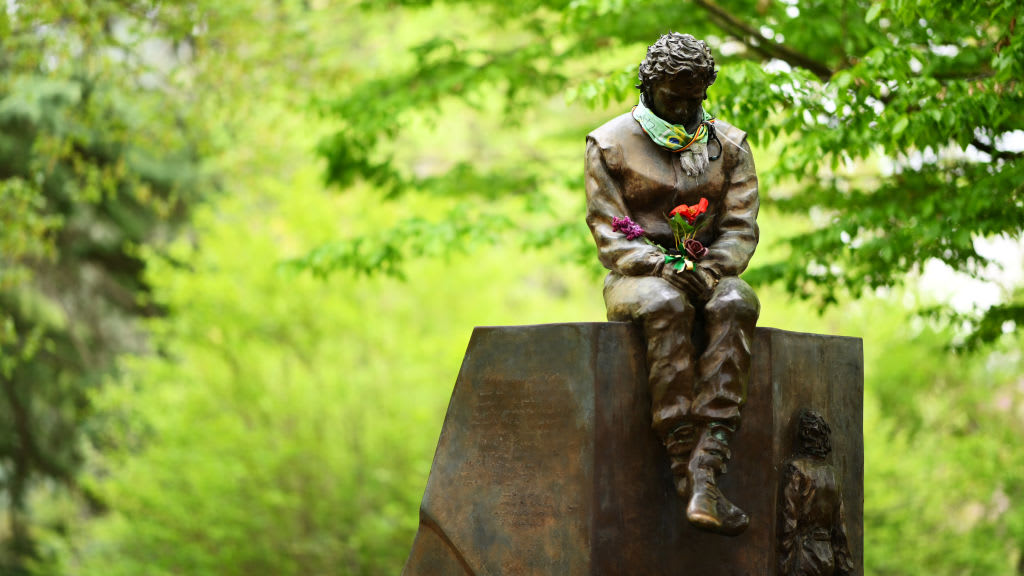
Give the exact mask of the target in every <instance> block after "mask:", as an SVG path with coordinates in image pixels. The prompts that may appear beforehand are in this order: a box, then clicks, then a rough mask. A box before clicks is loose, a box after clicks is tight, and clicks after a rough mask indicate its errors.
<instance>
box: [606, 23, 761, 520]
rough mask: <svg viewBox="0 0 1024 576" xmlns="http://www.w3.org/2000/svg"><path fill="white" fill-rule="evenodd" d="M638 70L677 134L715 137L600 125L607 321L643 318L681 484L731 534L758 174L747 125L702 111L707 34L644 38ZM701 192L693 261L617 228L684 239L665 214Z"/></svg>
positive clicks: (709, 76) (645, 98) (660, 423)
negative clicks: (669, 257)
mask: <svg viewBox="0 0 1024 576" xmlns="http://www.w3.org/2000/svg"><path fill="white" fill-rule="evenodd" d="M639 76H640V86H639V87H640V90H641V105H642V107H645V108H646V109H648V110H650V112H652V113H653V114H654V115H655V116H656V117H657V118H659V119H660V120H661V121H663V122H664V123H667V124H670V125H674V126H676V127H677V128H678V131H677V132H675V133H676V134H678V133H682V132H685V133H686V134H696V133H698V132H699V131H700V130H701V129H703V130H706V131H708V132H710V137H709V138H707V139H706V142H700V141H696V140H694V141H693V142H692V143H691V145H689V146H687V147H685V148H683V149H681V150H672V149H670V148H669V147H665V146H664V145H663V144H665V140H666V139H668V140H672V143H673V144H678V142H677V141H676V140H673V136H672V133H668V132H667V133H666V134H651V133H650V131H645V128H644V127H643V126H641V124H640V122H639V121H638V120H637V119H636V118H635V117H634V114H630V113H627V114H623V115H622V116H619V117H617V118H615V119H613V120H611V121H610V122H608V123H607V124H605V125H603V126H601V127H600V128H598V129H597V130H595V131H594V132H592V133H591V134H590V135H589V136H588V138H587V153H586V154H587V156H586V189H587V223H588V224H589V226H590V229H591V232H592V233H593V236H594V240H595V242H596V243H597V248H598V256H599V258H600V260H601V263H602V264H604V266H605V267H606V268H608V269H609V270H610V272H609V274H608V276H607V278H606V279H605V284H604V298H605V304H606V307H607V310H608V319H609V320H621V321H626V320H630V321H633V322H635V323H637V324H638V325H640V326H641V327H642V328H643V333H644V337H645V339H646V342H647V365H648V374H649V386H650V393H651V403H652V406H651V412H652V419H653V427H654V430H655V431H656V432H657V434H658V436H659V437H660V438H661V440H662V442H663V444H664V446H665V448H666V450H667V453H668V456H669V459H670V461H671V467H672V471H673V475H674V478H675V487H676V491H677V493H678V494H679V495H680V496H682V497H683V498H684V499H685V501H687V502H688V504H687V507H686V516H687V518H688V519H689V521H690V523H692V524H693V525H694V526H696V527H698V528H700V529H704V530H709V531H713V532H719V533H723V534H727V535H736V534H739V533H741V532H742V531H743V530H745V529H746V527H747V526H748V524H749V522H750V520H749V517H748V516H747V514H746V513H744V512H743V510H741V509H740V508H739V507H737V506H735V505H734V504H732V503H731V502H729V500H727V499H726V498H725V497H724V496H723V495H722V494H721V492H720V490H719V488H718V479H719V477H720V475H721V474H724V473H725V471H726V463H727V462H728V461H729V459H730V447H729V444H730V441H731V438H732V435H733V433H734V432H735V431H736V429H737V427H738V426H739V424H740V408H741V406H742V405H743V403H744V401H745V398H746V387H747V382H748V379H749V372H750V348H751V345H750V342H751V336H752V334H753V330H754V326H755V324H756V322H757V317H758V313H759V311H760V304H759V303H758V300H757V296H756V295H755V294H754V291H753V290H752V289H751V288H750V286H748V285H747V284H746V283H745V282H744V281H743V280H740V279H739V278H738V276H739V274H740V273H741V272H743V270H744V269H745V268H746V267H747V263H748V262H749V261H750V258H751V256H752V255H753V253H754V248H755V246H756V245H757V239H758V229H757V222H756V219H757V211H758V205H759V203H758V195H757V176H756V174H755V171H754V163H753V159H752V157H751V152H750V147H749V146H748V145H747V142H746V134H745V133H744V132H743V131H742V130H740V129H739V128H736V127H734V126H732V125H730V124H729V123H727V122H725V121H723V120H721V119H716V120H709V119H708V116H707V115H705V113H704V110H703V102H704V100H705V99H706V98H707V89H708V87H709V86H711V84H712V83H714V81H715V78H716V76H717V72H716V70H715V63H714V59H713V58H712V55H711V52H710V50H709V49H708V47H707V45H706V44H705V43H704V42H703V41H701V40H697V39H695V38H694V37H693V36H690V35H688V34H676V33H673V34H667V35H665V36H662V37H661V38H659V39H658V41H657V42H655V43H654V44H653V45H652V46H650V48H648V50H647V56H646V58H645V59H644V61H643V62H642V63H641V65H640V75H639ZM702 126H703V128H702ZM659 141H660V143H659ZM709 151H710V152H709ZM701 199H707V205H708V208H707V215H706V217H708V218H710V219H711V220H710V224H709V225H707V226H705V227H704V228H702V229H701V230H700V231H699V232H698V233H697V235H696V240H697V241H699V242H700V244H701V245H702V246H703V247H706V248H707V253H706V254H703V255H702V257H701V258H700V259H699V261H697V262H696V265H695V266H694V267H693V268H692V269H683V270H677V269H676V268H675V267H673V266H667V265H666V257H665V254H664V253H663V251H661V250H659V249H658V248H656V247H655V246H654V245H652V244H651V243H648V242H645V240H644V238H640V237H637V236H636V234H629V235H627V234H624V233H622V232H621V231H620V230H621V228H620V227H619V226H616V225H613V221H615V220H619V219H623V218H628V219H631V221H632V222H635V223H636V224H638V225H639V226H640V227H641V228H642V229H643V231H644V236H645V237H646V239H647V240H649V241H650V242H652V243H654V244H657V245H660V246H661V247H663V248H665V249H669V250H671V249H675V248H677V246H673V243H674V238H673V235H672V231H671V228H670V226H669V223H668V221H667V220H666V216H667V215H668V214H669V213H670V211H672V210H673V207H676V206H678V205H680V204H687V205H696V204H698V203H699V202H700V201H701Z"/></svg>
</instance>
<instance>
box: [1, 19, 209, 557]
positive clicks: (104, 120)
mask: <svg viewBox="0 0 1024 576" xmlns="http://www.w3.org/2000/svg"><path fill="white" fill-rule="evenodd" d="M188 22H189V16H188V11H187V10H182V11H179V10H178V9H177V8H176V7H174V6H170V5H168V6H165V7H163V8H162V9H161V10H157V11H153V10H150V7H149V3H148V2H127V3H125V2H91V3H89V5H88V6H86V5H85V4H83V3H78V2H72V3H63V4H55V3H48V2H16V3H12V4H9V5H8V6H7V9H6V10H4V11H2V13H0V43H2V45H3V48H4V50H3V56H2V58H0V468H2V471H0V492H2V494H3V497H4V500H6V502H5V505H4V506H3V508H4V509H5V511H6V512H7V524H8V531H6V536H5V540H4V542H3V545H4V546H3V550H2V551H0V571H5V573H20V572H21V571H23V570H24V569H25V566H26V562H28V561H29V560H30V559H32V558H33V557H35V555H36V552H37V550H36V547H35V544H36V542H35V538H34V536H33V533H32V527H33V522H34V520H33V518H32V514H31V511H30V510H29V507H28V501H29V497H30V494H31V492H32V490H33V489H34V488H37V487H40V486H59V487H62V489H63V490H70V491H71V492H74V493H76V494H79V495H82V496H84V497H85V499H86V500H89V499H90V497H91V496H90V494H88V493H87V492H83V491H82V490H81V486H80V485H79V482H78V478H77V475H78V471H79V466H80V464H81V462H82V460H83V454H82V450H81V448H82V444H83V435H84V433H85V426H86V421H87V419H88V417H89V415H90V413H91V401H90V395H91V394H92V393H93V392H94V390H95V389H96V388H97V387H98V386H99V385H100V384H101V383H102V381H103V380H104V378H106V377H108V376H109V375H110V373H111V371H112V370H113V368H114V359H115V358H116V356H117V355H118V354H120V353H124V352H126V351H140V350H144V349H145V348H146V343H145V338H144V336H143V334H142V332H141V330H140V326H139V325H138V320H139V319H140V318H143V317H149V316H152V315H155V314H159V313H160V310H159V308H157V307H155V306H153V305H152V303H151V302H147V300H146V295H147V292H148V286H147V283H146V281H145V280H144V279H143V276H142V273H143V268H144V264H143V261H142V260H141V258H140V257H139V253H138V252H139V250H140V248H141V247H142V246H144V245H152V246H157V245H158V244H159V238H160V237H162V236H166V235H168V234H169V233H170V232H171V231H173V230H174V228H175V227H176V226H177V225H179V224H180V223H181V222H182V221H183V219H184V216H185V215H186V213H187V208H188V206H189V205H190V204H192V203H194V202H195V201H196V200H197V197H198V196H199V194H200V190H201V188H202V185H201V184H200V182H201V180H202V179H201V177H200V175H199V161H200V156H201V153H200V151H199V144H198V143H199V142H201V141H202V140H203V138H204V136H203V135H202V133H201V131H199V130H197V129H195V128H194V125H193V124H192V123H191V122H190V121H189V119H188V115H189V108H188V107H189V104H190V102H189V101H188V100H187V99H182V98H181V94H180V92H178V91H180V89H181V88H182V85H181V84H180V83H179V79H178V78H176V77H175V74H177V73H178V72H180V69H181V66H180V64H181V61H182V57H183V54H185V53H187V51H188V47H187V39H188V38H187V34H183V33H182V32H183V31H188V30H190V29H191V25H189V23H188ZM92 503H93V504H94V505H96V506H98V505H100V503H99V502H96V501H95V500H93V501H92Z"/></svg>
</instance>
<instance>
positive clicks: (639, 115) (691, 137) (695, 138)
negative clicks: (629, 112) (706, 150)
mask: <svg viewBox="0 0 1024 576" xmlns="http://www.w3.org/2000/svg"><path fill="white" fill-rule="evenodd" d="M702 112H704V121H703V122H701V123H700V125H699V126H697V131H696V132H695V133H693V134H688V133H687V132H686V128H683V127H682V126H680V125H678V124H669V123H668V122H665V121H664V120H662V119H661V118H658V117H657V116H655V115H654V112H651V109H650V108H648V107H647V106H644V97H643V96H640V102H639V103H637V105H636V106H635V107H633V119H634V120H636V121H637V122H638V123H639V124H640V127H641V128H643V130H644V132H646V133H647V135H648V136H649V137H650V138H651V140H653V141H654V143H655V144H657V145H658V146H661V147H662V148H667V149H669V150H671V151H673V152H681V151H683V150H686V149H687V148H689V147H690V145H691V144H693V143H694V142H700V143H701V144H706V143H707V141H708V123H710V122H714V121H715V119H714V118H712V117H711V114H708V113H707V111H704V110H702Z"/></svg>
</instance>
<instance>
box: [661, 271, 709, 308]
mask: <svg viewBox="0 0 1024 576" xmlns="http://www.w3.org/2000/svg"><path fill="white" fill-rule="evenodd" d="M661 277H662V278H664V279H665V280H667V281H668V283H669V284H671V285H673V286H675V287H676V288H679V289H680V290H682V291H683V292H686V293H687V294H689V295H690V296H691V297H693V298H694V299H696V300H697V301H698V302H707V301H708V300H709V299H710V298H711V291H712V290H713V289H714V283H715V282H714V277H713V276H711V274H709V273H708V272H707V271H705V270H704V269H703V268H701V267H700V266H699V265H698V266H695V267H694V268H693V270H682V271H679V272H676V270H675V269H674V268H672V267H671V266H665V267H664V268H662V269H661Z"/></svg>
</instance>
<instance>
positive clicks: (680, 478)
mask: <svg viewBox="0 0 1024 576" xmlns="http://www.w3.org/2000/svg"><path fill="white" fill-rule="evenodd" d="M696 442H697V428H696V426H694V425H693V424H692V423H685V424H680V425H679V426H677V427H676V428H675V429H674V430H672V432H670V433H669V434H668V435H667V436H666V437H665V439H664V444H665V451H666V452H668V458H669V462H670V464H671V466H672V478H673V484H675V487H676V494H678V495H679V497H680V498H683V499H684V500H689V498H690V478H689V476H690V473H689V470H688V467H689V464H690V453H691V452H692V451H693V445H694V444H696Z"/></svg>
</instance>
